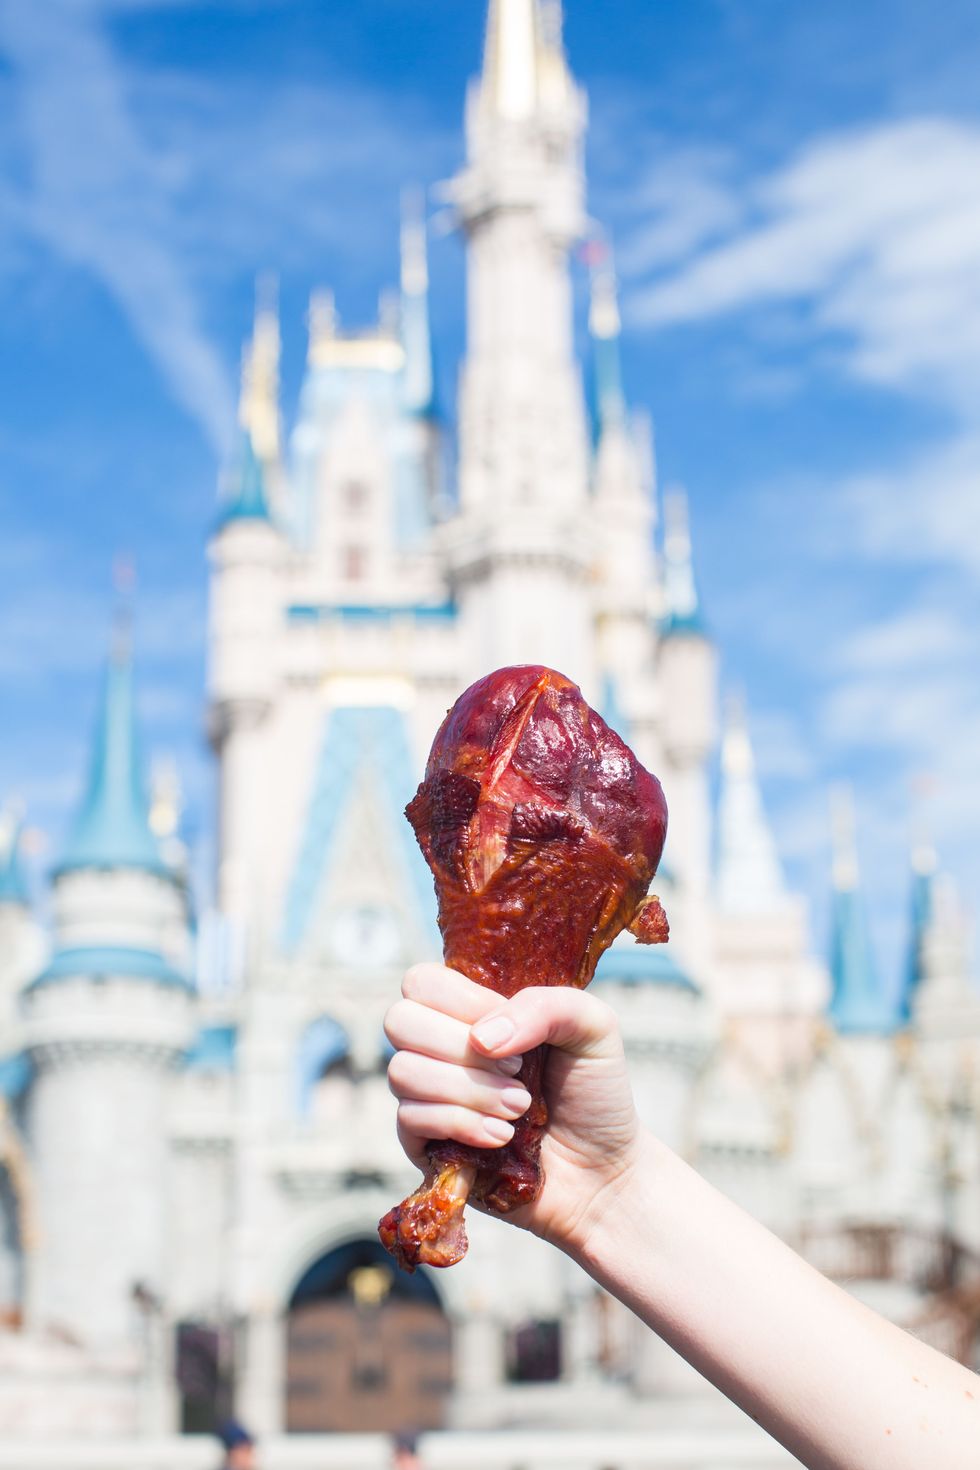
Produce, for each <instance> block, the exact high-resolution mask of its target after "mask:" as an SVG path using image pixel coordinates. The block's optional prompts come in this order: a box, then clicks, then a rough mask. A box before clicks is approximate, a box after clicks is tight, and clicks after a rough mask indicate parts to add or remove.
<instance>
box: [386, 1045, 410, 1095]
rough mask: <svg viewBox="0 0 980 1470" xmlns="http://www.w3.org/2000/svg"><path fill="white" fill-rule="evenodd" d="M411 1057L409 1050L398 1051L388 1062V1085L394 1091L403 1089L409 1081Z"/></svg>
mask: <svg viewBox="0 0 980 1470" xmlns="http://www.w3.org/2000/svg"><path fill="white" fill-rule="evenodd" d="M410 1070H411V1059H410V1056H409V1053H408V1052H404V1051H396V1052H395V1055H394V1056H393V1057H392V1059H391V1061H390V1062H389V1063H388V1086H389V1087H390V1088H391V1089H392V1091H401V1090H403V1089H404V1088H405V1086H406V1085H407V1084H408V1081H409V1075H408V1074H409V1071H410Z"/></svg>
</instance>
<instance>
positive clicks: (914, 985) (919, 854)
mask: <svg viewBox="0 0 980 1470" xmlns="http://www.w3.org/2000/svg"><path fill="white" fill-rule="evenodd" d="M911 869H912V882H911V891H910V896H909V900H910V901H909V910H910V912H909V939H908V953H907V956H906V962H905V974H904V976H903V977H902V991H901V995H900V997H899V1018H900V1019H901V1020H902V1021H909V1020H911V1017H912V1006H913V1002H914V999H915V993H916V991H917V990H918V988H919V986H920V985H921V984H922V981H923V980H924V979H925V946H926V939H927V936H928V932H929V928H930V926H931V924H932V921H933V917H934V912H935V887H936V873H937V869H938V859H937V857H936V850H935V848H934V847H932V845H931V844H930V843H927V842H922V843H919V844H918V845H917V846H916V847H914V848H913V850H912V854H911Z"/></svg>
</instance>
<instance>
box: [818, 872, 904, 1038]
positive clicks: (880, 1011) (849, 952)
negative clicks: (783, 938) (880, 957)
mask: <svg viewBox="0 0 980 1470" xmlns="http://www.w3.org/2000/svg"><path fill="white" fill-rule="evenodd" d="M831 924H832V930H831V949H830V974H831V980H832V982H833V994H832V997H831V1001H830V1019H831V1021H832V1022H833V1023H834V1026H835V1028H836V1029H837V1030H838V1031H840V1032H842V1033H844V1034H847V1035H852V1036H853V1035H883V1034H888V1033H889V1032H891V1031H894V1030H895V1028H896V1022H897V1017H896V1014H895V1007H894V1005H893V1003H892V1002H891V1001H890V999H889V998H888V996H886V995H885V993H884V991H883V989H882V986H881V983H880V981H879V979H878V974H877V970H876V968H875V963H874V958H873V955H872V952H871V939H870V935H869V933H868V925H867V920H866V918H865V913H864V904H863V901H862V898H861V894H860V892H859V891H858V890H857V889H844V890H839V891H838V892H837V893H835V894H834V900H833V908H832V919H831Z"/></svg>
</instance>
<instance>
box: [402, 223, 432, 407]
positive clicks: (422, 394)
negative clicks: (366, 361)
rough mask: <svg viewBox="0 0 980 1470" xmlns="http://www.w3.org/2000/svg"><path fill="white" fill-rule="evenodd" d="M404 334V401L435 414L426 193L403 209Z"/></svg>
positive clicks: (409, 405)
mask: <svg viewBox="0 0 980 1470" xmlns="http://www.w3.org/2000/svg"><path fill="white" fill-rule="evenodd" d="M401 250H402V259H401V288H402V290H401V337H402V346H403V347H404V349H405V402H406V404H407V406H408V408H409V410H410V411H411V412H412V413H415V414H418V415H420V416H421V417H425V418H427V417H431V416H432V415H434V414H435V411H436V403H435V372H434V369H433V362H432V334H431V332H430V329H429V264H428V257H427V249H426V232H425V214H424V196H421V195H417V196H414V197H413V196H408V197H407V198H406V200H405V205H404V208H403V212H402V237H401Z"/></svg>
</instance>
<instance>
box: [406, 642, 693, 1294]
mask: <svg viewBox="0 0 980 1470" xmlns="http://www.w3.org/2000/svg"><path fill="white" fill-rule="evenodd" d="M406 815H407V817H408V819H409V821H410V822H411V824H412V826H413V828H414V829H415V835H416V837H417V838H418V842H419V845H420V847H421V849H422V852H423V853H424V855H425V858H426V861H427V862H428V864H429V867H430V868H431V869H432V874H433V877H434V879H435V887H436V896H437V898H438V903H439V928H440V931H441V933H442V937H443V945H444V954H445V961H446V964H447V965H449V966H451V967H452V968H453V969H456V970H459V971H461V972H462V973H463V974H464V975H468V976H469V978H470V979H471V980H475V981H477V982H478V983H479V984H480V985H487V986H489V987H490V988H491V989H492V990H495V991H497V992H498V993H499V994H500V995H502V996H512V995H514V994H515V993H516V992H517V991H518V990H521V989H523V988H524V987H525V986H528V985H574V986H578V987H583V986H586V985H588V983H589V981H590V980H591V979H592V976H593V975H594V973H595V968H596V965H597V963H598V961H599V957H600V955H601V954H602V952H603V951H604V950H605V949H608V947H609V945H610V944H612V942H613V940H614V939H615V938H616V936H617V934H619V932H620V931H621V930H622V929H624V928H626V927H628V928H629V929H630V931H631V932H632V933H633V934H634V935H635V936H636V938H637V939H638V940H640V942H641V943H645V944H657V943H660V942H662V941H664V940H666V938H667V922H666V919H665V917H664V912H663V909H662V908H661V906H660V903H659V900H657V899H656V898H648V897H647V889H648V888H649V885H650V881H651V879H652V878H653V875H654V873H655V872H656V869H657V864H658V862H659V861H660V854H661V851H662V850H663V845H664V837H665V834H666V830H667V807H666V803H665V802H664V796H663V792H662V790H661V789H660V783H659V781H658V780H657V779H656V777H655V776H651V775H650V773H649V772H648V771H646V770H644V768H643V767H642V766H641V765H640V764H639V762H638V761H637V759H636V757H635V756H634V755H633V752H632V751H631V750H630V749H629V747H628V746H627V745H625V744H624V743H623V741H622V740H621V739H620V738H619V736H618V735H617V734H616V733H615V732H614V731H613V730H611V729H610V728H609V726H608V725H607V724H606V723H605V721H604V720H603V719H602V718H601V717H600V716H599V715H597V714H596V712H595V710H593V709H590V707H589V706H588V704H587V703H586V702H585V700H584V699H583V697H582V694H581V691H580V690H579V689H578V688H577V686H576V685H575V684H573V683H572V682H571V680H569V679H566V678H564V677H563V675H561V674H557V673H555V671H554V670H553V669H546V668H542V667H541V666H540V665H525V666H521V667H517V668H508V669H500V670H498V672H497V673H495V674H489V675H488V676H487V677H486V678H485V679H480V680H479V681H478V682H477V683H476V684H473V685H472V686H471V687H470V688H469V689H467V690H466V692H465V693H464V694H462V695H461V696H460V698H459V699H458V700H457V701H456V703H455V705H454V706H453V708H452V709H451V710H450V711H449V713H448V715H447V716H446V718H445V720H444V721H443V723H442V725H441V727H440V729H439V732H438V734H437V735H436V738H435V742H434V744H433V746H432V751H431V754H430V756H429V760H428V764H427V766H426V771H425V780H424V781H423V782H422V785H421V786H420V787H419V789H418V792H417V794H416V796H415V797H414V798H413V800H412V801H411V802H410V804H409V806H408V808H407V811H406ZM546 1051H547V1048H546V1047H538V1048H537V1049H536V1050H535V1051H533V1052H530V1053H528V1054H527V1055H526V1056H525V1057H524V1061H523V1065H522V1067H521V1071H520V1074H519V1077H520V1080H521V1081H522V1082H523V1083H524V1085H525V1087H526V1088H527V1090H528V1091H529V1092H530V1094H531V1098H532V1102H531V1106H530V1107H529V1108H528V1110H527V1112H526V1113H525V1115H524V1116H523V1117H522V1118H520V1119H519V1120H518V1122H517V1124H516V1129H515V1133H514V1137H513V1138H512V1139H511V1141H510V1142H509V1143H507V1144H505V1145H504V1147H503V1148H499V1149H479V1148H472V1147H469V1146H467V1145H464V1144H459V1143H454V1142H451V1141H445V1142H442V1141H434V1142H432V1143H431V1144H430V1145H429V1147H428V1159H429V1168H428V1170H427V1172H426V1176H425V1179H424V1181H423V1183H422V1185H421V1186H420V1188H419V1189H418V1190H417V1191H416V1193H415V1194H413V1195H411V1196H410V1197H409V1198H408V1199H407V1200H405V1201H404V1203H403V1204H400V1205H397V1206H396V1207H395V1208H394V1209H393V1210H390V1211H389V1213H388V1214H387V1215H386V1216H385V1217H384V1219H383V1220H382V1221H381V1224H380V1226H379V1233H380V1235H381V1239H382V1241H383V1243H384V1245H385V1246H386V1248H387V1249H388V1250H389V1251H390V1252H391V1254H392V1255H393V1256H394V1257H395V1258H396V1260H397V1261H398V1262H399V1264H400V1265H402V1266H403V1267H405V1268H406V1269H407V1270H410V1271H411V1270H414V1268H415V1267H416V1266H417V1265H418V1264H419V1263H420V1262H421V1263H422V1264H424V1265H428V1266H451V1265H453V1264H454V1263H455V1262H456V1261H458V1260H460V1259H461V1258H462V1256H463V1255H464V1254H465V1253H466V1231H465V1226H464V1223H463V1207H464V1205H465V1203H466V1200H467V1198H469V1199H472V1200H473V1201H474V1203H477V1204H479V1205H480V1206H482V1207H484V1208H485V1209H488V1210H490V1211H492V1212H494V1213H497V1214H507V1213H509V1212H510V1211H511V1210H515V1209H517V1208H518V1207H519V1206H521V1205H524V1204H528V1203H529V1202H530V1201H532V1200H533V1199H534V1198H535V1197H536V1195H537V1193H538V1191H539V1189H540V1188H541V1183H542V1174H541V1166H540V1162H539V1155H540V1152H541V1139H542V1136H543V1133H544V1130H545V1127H546V1125H547V1121H548V1110H547V1106H546V1103H545V1097H544V1087H543V1082H544V1069H545V1065H546V1057H545V1053H546Z"/></svg>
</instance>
